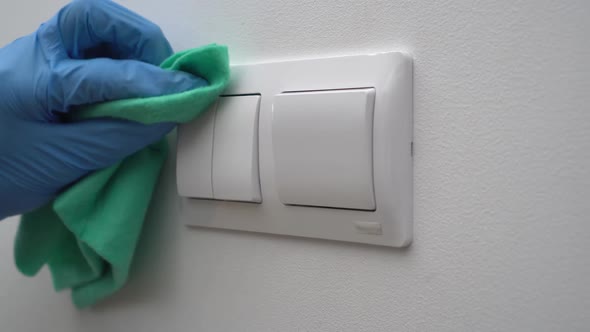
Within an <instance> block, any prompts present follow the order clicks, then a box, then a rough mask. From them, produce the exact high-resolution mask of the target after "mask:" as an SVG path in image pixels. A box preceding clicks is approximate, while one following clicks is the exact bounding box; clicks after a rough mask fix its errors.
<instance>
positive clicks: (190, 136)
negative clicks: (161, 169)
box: [176, 103, 217, 199]
mask: <svg viewBox="0 0 590 332" xmlns="http://www.w3.org/2000/svg"><path fill="white" fill-rule="evenodd" d="M216 108H217V103H214V104H213V105H212V106H211V107H210V108H209V110H207V112H206V113H204V114H201V115H200V116H199V117H198V118H197V119H195V120H193V121H191V122H189V123H187V124H183V125H182V126H180V127H179V128H178V144H177V146H178V151H177V158H178V159H177V162H176V176H177V178H178V179H179V181H177V186H178V194H179V195H180V196H184V197H192V198H209V199H211V198H213V186H212V183H211V164H212V155H213V125H214V123H215V109H216Z"/></svg>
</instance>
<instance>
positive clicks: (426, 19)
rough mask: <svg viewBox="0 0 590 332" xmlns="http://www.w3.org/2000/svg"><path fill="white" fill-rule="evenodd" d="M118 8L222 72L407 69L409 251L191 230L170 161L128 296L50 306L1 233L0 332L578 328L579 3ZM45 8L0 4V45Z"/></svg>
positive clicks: (587, 231)
mask: <svg viewBox="0 0 590 332" xmlns="http://www.w3.org/2000/svg"><path fill="white" fill-rule="evenodd" d="M62 3H63V2H62ZM124 4H126V5H128V6H129V7H131V8H133V9H135V10H137V11H139V12H141V13H142V14H144V15H145V16H147V17H149V18H151V19H153V20H155V21H156V22H158V23H159V24H161V25H162V27H163V29H164V31H165V32H166V33H167V34H168V35H169V37H170V39H171V40H172V43H173V45H174V46H175V47H176V48H177V49H182V48H188V47H191V46H195V45H198V44H202V43H207V42H213V41H215V42H220V43H226V44H228V45H229V46H230V47H231V50H232V57H233V61H234V62H236V63H245V62H254V61H264V60H275V59H285V58H301V57H307V56H317V55H321V56H323V55H334V54H347V53H363V52H365V51H375V50H388V49H395V50H397V49H403V50H406V51H408V52H411V53H412V54H413V55H414V57H415V147H416V156H415V241H414V244H413V246H412V247H411V248H409V249H408V250H390V249H382V248H374V247H368V246H359V245H349V244H341V243H333V242H324V241H314V240H301V239H293V238H281V237H274V236H264V235H252V234H245V233H238V232H221V231H211V230H191V229H186V228H184V227H183V226H182V225H181V224H180V223H179V222H178V218H177V217H176V216H177V213H178V212H177V207H178V202H177V201H176V198H175V187H174V172H173V165H172V164H170V165H169V167H168V169H167V171H166V174H165V176H164V178H163V181H162V184H161V187H160V190H159V193H158V196H157V197H156V203H155V204H154V205H153V208H152V211H151V213H150V218H149V220H148V223H147V229H146V232H145V236H144V237H143V240H142V243H141V246H140V248H139V256H140V257H139V261H138V263H137V265H136V266H135V269H134V277H133V279H132V281H131V283H130V284H129V285H128V287H126V288H125V289H124V290H123V291H122V292H121V293H120V294H119V295H117V296H115V297H114V298H113V299H112V300H109V301H107V302H105V303H104V304H102V305H100V306H98V307H96V308H94V309H92V310H87V311H83V312H77V311H75V310H74V309H73V308H72V307H71V305H70V303H69V299H68V294H66V293H63V294H54V292H53V291H52V289H51V285H50V280H49V278H48V274H47V273H46V272H44V273H43V274H42V275H41V276H39V277H37V278H34V279H28V278H25V277H22V276H20V275H19V274H18V273H17V272H16V271H15V269H14V267H13V263H12V249H11V247H12V238H13V236H14V231H15V229H16V223H15V221H14V220H12V221H7V222H3V223H2V224H0V250H1V251H0V254H1V260H0V329H1V330H2V331H6V332H31V331H44V332H53V331H56V332H73V331H84V332H93V331H96V332H98V331H142V332H144V331H148V332H149V331H359V332H364V331H367V332H368V331H585V330H586V331H587V330H588V326H590V315H589V314H588V308H590V286H589V285H588V283H589V281H590V222H589V221H590V203H589V201H588V200H589V198H590V106H589V105H590V43H588V32H589V31H590V20H589V19H588V18H589V17H590V2H588V1H585V0H569V1H550V0H521V1H513V0H497V1H467V0H465V1H426V0H421V1H409V0H402V1H391V0H373V1H371V0H322V1H316V0H300V1H288V0H281V1H277V0H239V1H238V0H216V1H204V0H200V1H197V0H169V1H168V2H166V4H164V2H162V1H141V0H130V1H125V2H124ZM59 6H60V2H59V1H55V0H54V1H49V2H47V1H41V0H20V1H13V2H4V3H2V4H1V5H0V28H1V31H2V33H0V44H4V43H6V42H8V41H10V40H12V39H13V38H16V37H17V36H19V35H21V34H24V33H27V32H29V31H32V30H34V28H35V27H36V26H37V24H38V23H39V22H41V20H43V19H44V18H47V17H49V16H50V15H51V14H52V13H53V12H54V11H55V10H56V9H57V8H59ZM0 84H5V83H4V82H1V83H0Z"/></svg>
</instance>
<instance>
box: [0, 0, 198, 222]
mask: <svg viewBox="0 0 590 332" xmlns="http://www.w3.org/2000/svg"><path fill="white" fill-rule="evenodd" d="M171 54H172V48H171V47H170V44H169V43H168V41H167V40H166V38H165V37H164V35H163V34H162V31H161V30H160V29H159V28H158V26H156V25H155V24H153V23H151V22H149V21H147V20H146V19H144V18H142V17H140V16H139V15H137V14H134V13H132V12H131V11H129V10H127V9H125V8H123V7H121V6H120V5H117V4H116V3H113V2H111V1H108V0H78V1H74V2H72V3H70V4H69V5H67V6H66V7H65V8H63V9H62V10H61V11H60V12H59V13H58V14H57V15H56V16H55V17H53V18H52V19H50V20H49V21H48V22H47V23H45V24H43V25H41V27H40V28H39V30H37V31H36V32H35V33H33V34H31V35H29V36H26V37H23V38H20V39H17V40H16V41H14V42H13V43H11V44H9V45H7V46H5V47H4V48H1V49H0V220H1V219H3V218H5V217H7V216H10V215H15V214H19V213H24V212H27V211H30V210H32V209H35V208H37V207H40V206H41V205H43V204H45V203H48V202H49V201H51V200H52V199H53V198H54V197H55V196H56V195H57V194H59V193H60V191H62V190H64V189H65V188H67V186H68V185H70V184H72V183H73V182H75V181H76V180H78V179H80V178H81V177H83V176H85V175H87V174H88V173H89V172H92V171H93V170H97V169H101V168H105V167H108V166H110V165H113V164H114V163H116V162H118V161H119V160H121V159H123V158H124V157H126V156H128V155H130V154H132V153H134V152H136V151H138V150H140V149H141V148H143V147H145V146H147V145H149V144H151V143H153V142H155V141H157V140H159V139H160V138H162V137H163V136H164V135H165V134H166V133H168V132H169V131H170V130H171V129H172V128H173V127H174V124H173V123H166V124H157V125H143V124H139V123H135V122H131V121H124V120H116V119H111V118H105V119H96V120H88V121H82V122H68V121H67V118H68V117H67V114H68V113H70V112H76V109H77V108H78V107H79V106H81V105H86V104H93V103H98V102H103V101H108V100H115V99H124V98H133V97H149V96H158V95H164V94H170V93H177V92H182V91H185V90H189V89H192V88H195V87H199V86H204V85H206V84H207V82H206V81H204V80H203V79H201V78H198V77H195V76H192V75H190V74H187V73H183V72H172V71H165V70H162V69H160V68H159V67H157V65H159V64H160V63H161V62H162V61H163V60H164V59H165V58H167V57H168V56H170V55H171Z"/></svg>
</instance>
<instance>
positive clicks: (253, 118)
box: [177, 52, 414, 247]
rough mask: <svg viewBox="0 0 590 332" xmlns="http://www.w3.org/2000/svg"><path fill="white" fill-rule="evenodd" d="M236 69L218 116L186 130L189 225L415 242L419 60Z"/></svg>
mask: <svg viewBox="0 0 590 332" xmlns="http://www.w3.org/2000/svg"><path fill="white" fill-rule="evenodd" d="M231 71H232V75H231V82H230V84H229V85H228V87H227V88H226V90H225V91H224V94H225V95H224V96H222V97H220V98H219V100H218V102H217V103H216V105H215V107H213V109H212V110H211V111H210V113H208V114H206V115H204V116H202V117H200V118H199V119H197V120H196V121H195V122H192V123H189V124H184V125H181V126H180V129H179V139H178V155H177V162H178V166H177V169H178V178H177V183H178V189H179V193H180V195H181V196H183V199H181V206H180V211H179V213H180V218H181V219H182V221H183V222H184V223H185V224H187V225H190V226H199V227H213V228H219V229H231V230H243V231H252V232H259V233H269V234H282V235H289V236H301V237H310V238H318V239H330V240H338V241H350V242H357V243H368V244H374V245H383V246H393V247H404V246H407V245H409V244H410V242H411V241H412V218H413V216H412V210H413V197H414V195H413V163H412V148H411V147H412V136H413V125H412V109H413V106H412V105H413V69H412V58H411V57H410V56H408V55H407V54H404V53H401V52H385V53H372V54H366V55H351V56H337V57H328V58H317V59H300V60H294V61H280V62H268V63H256V64H246V65H232V68H231ZM262 195H264V197H262ZM253 202H255V203H260V204H254V203H253Z"/></svg>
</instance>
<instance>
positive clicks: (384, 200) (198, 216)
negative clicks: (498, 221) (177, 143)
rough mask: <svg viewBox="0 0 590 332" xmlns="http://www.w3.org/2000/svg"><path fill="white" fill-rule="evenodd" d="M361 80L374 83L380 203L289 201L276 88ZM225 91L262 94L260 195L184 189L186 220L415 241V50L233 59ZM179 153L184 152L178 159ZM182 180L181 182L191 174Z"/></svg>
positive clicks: (342, 85) (350, 85) (362, 239)
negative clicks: (190, 194) (366, 206)
mask: <svg viewBox="0 0 590 332" xmlns="http://www.w3.org/2000/svg"><path fill="white" fill-rule="evenodd" d="M359 88H374V89H375V109H374V114H373V117H374V123H373V177H374V190H375V204H376V209H375V210H374V211H362V210H346V209H334V208H324V207H308V206H289V205H285V204H283V203H282V202H281V201H280V199H279V196H278V192H277V186H276V178H275V176H276V175H275V174H276V173H275V169H274V158H273V146H272V117H273V103H274V99H275V96H277V95H279V94H281V93H285V92H294V91H319V90H338V89H359ZM224 94H225V95H232V96H236V95H260V96H261V98H260V109H259V127H258V130H259V131H258V134H259V137H258V147H259V151H258V155H259V167H260V169H259V171H260V173H259V174H260V186H261V193H262V203H261V204H253V203H244V202H232V201H217V200H203V199H194V198H187V197H182V198H181V213H180V216H181V219H182V221H183V222H184V223H185V224H186V225H189V226H200V227H213V228H221V229H231V230H241V231H251V232H260V233H271V234H281V235H290V236H299V237H309V238H319V239H329V240H338V241H347V242H358V243H367V244H374V245H382V246H390V247H405V246H408V245H409V244H410V243H411V241H412V236H413V227H412V224H413V220H412V219H413V157H412V148H411V146H412V136H413V114H412V113H413V64H412V58H411V57H410V56H408V55H407V54H404V53H400V52H386V53H377V54H370V55H353V56H340V57H331V58H320V59H305V60H293V61H283V62H270V63H259V64H249V65H236V66H232V78H231V83H230V85H229V87H228V89H226V91H225V93H224ZM189 125H190V124H189ZM186 126H188V125H186ZM186 149H187V147H186V146H184V147H182V148H179V153H182V151H186ZM181 159H182V157H181V156H179V157H178V160H181ZM177 181H178V182H179V183H181V182H182V181H186V179H182V178H178V180H177ZM367 225H368V226H367ZM369 226H370V227H369Z"/></svg>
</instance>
